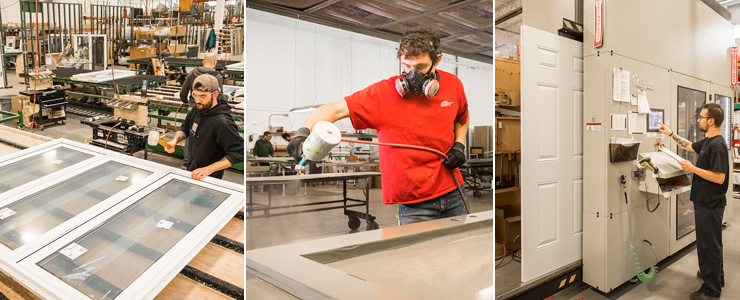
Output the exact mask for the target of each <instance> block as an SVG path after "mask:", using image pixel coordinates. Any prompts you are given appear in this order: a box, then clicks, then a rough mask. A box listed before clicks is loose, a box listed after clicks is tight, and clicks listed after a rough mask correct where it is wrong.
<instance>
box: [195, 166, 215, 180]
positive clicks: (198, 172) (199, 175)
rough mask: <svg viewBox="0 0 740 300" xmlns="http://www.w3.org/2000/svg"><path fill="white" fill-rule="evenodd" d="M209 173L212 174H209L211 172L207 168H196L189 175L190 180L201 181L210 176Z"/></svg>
mask: <svg viewBox="0 0 740 300" xmlns="http://www.w3.org/2000/svg"><path fill="white" fill-rule="evenodd" d="M211 173H213V172H211V170H210V169H208V168H198V169H195V170H194V171H193V172H191V173H190V178H193V179H197V180H203V178H206V177H208V175H211Z"/></svg>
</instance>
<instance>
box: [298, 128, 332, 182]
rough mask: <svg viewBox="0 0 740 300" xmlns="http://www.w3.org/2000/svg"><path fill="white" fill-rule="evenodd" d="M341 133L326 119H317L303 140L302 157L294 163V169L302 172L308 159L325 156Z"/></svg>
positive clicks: (312, 159) (318, 158)
mask: <svg viewBox="0 0 740 300" xmlns="http://www.w3.org/2000/svg"><path fill="white" fill-rule="evenodd" d="M341 140H342V134H341V133H340V132H339V128H337V126H335V125H334V124H332V123H329V122H327V121H319V122H318V123H316V124H315V125H314V126H313V130H311V134H309V135H308V137H307V138H306V140H305V141H304V142H303V158H302V159H301V162H300V163H299V164H298V165H296V171H297V172H299V173H303V171H304V170H305V166H306V163H308V161H309V160H310V161H320V160H322V159H324V157H326V155H327V154H329V152H330V151H331V149H332V148H334V147H335V146H337V145H339V142H340V141H341Z"/></svg>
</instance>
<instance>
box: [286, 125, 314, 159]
mask: <svg viewBox="0 0 740 300" xmlns="http://www.w3.org/2000/svg"><path fill="white" fill-rule="evenodd" d="M309 134H311V129H308V127H301V128H299V129H298V131H296V132H295V135H294V136H293V138H292V139H290V143H288V147H287V149H286V151H288V154H290V156H292V157H293V158H294V159H295V160H296V161H301V159H302V158H303V142H304V141H306V138H308V135H309Z"/></svg>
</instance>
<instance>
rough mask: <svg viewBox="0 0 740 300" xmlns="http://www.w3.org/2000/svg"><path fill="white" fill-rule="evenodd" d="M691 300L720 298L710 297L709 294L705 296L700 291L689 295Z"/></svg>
mask: <svg viewBox="0 0 740 300" xmlns="http://www.w3.org/2000/svg"><path fill="white" fill-rule="evenodd" d="M689 299H691V300H715V299H717V300H719V297H712V296H708V295H707V294H704V293H702V292H700V291H696V292H693V293H691V295H689Z"/></svg>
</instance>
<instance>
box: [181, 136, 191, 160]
mask: <svg viewBox="0 0 740 300" xmlns="http://www.w3.org/2000/svg"><path fill="white" fill-rule="evenodd" d="M188 145H190V139H188V138H185V148H182V159H183V161H185V164H186V165H187V164H188Z"/></svg>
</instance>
